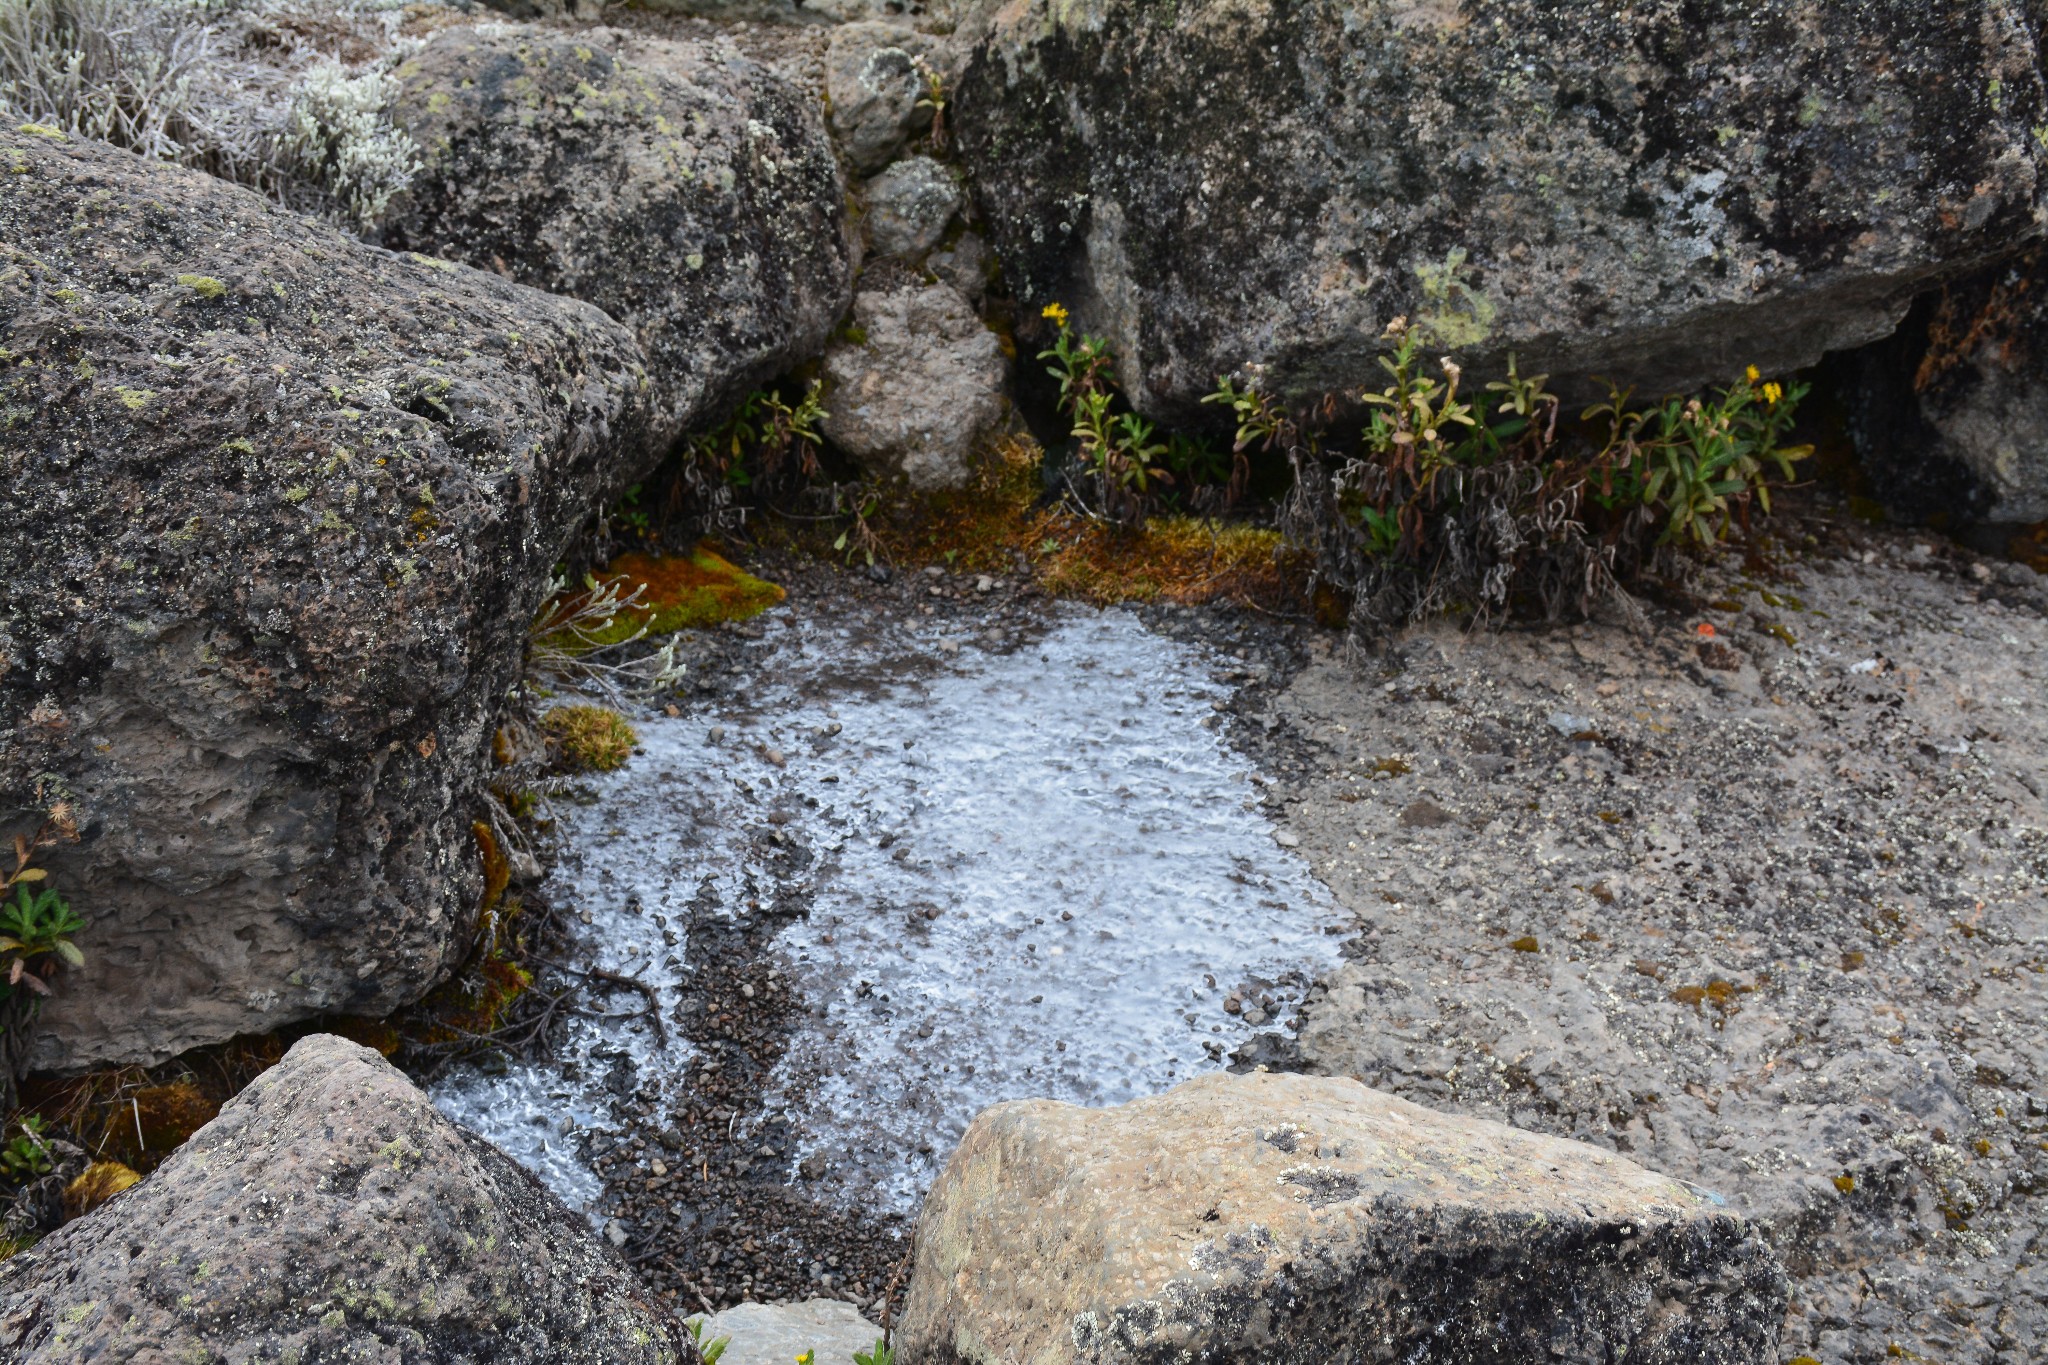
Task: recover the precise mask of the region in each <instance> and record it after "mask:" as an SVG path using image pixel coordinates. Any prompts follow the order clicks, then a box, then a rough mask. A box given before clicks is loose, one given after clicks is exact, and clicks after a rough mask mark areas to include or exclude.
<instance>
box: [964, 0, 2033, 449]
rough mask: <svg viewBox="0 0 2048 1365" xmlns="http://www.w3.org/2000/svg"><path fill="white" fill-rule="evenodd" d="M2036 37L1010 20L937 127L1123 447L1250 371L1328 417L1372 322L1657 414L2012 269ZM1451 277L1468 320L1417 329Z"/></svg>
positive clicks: (1708, 10) (1854, 8)
mask: <svg viewBox="0 0 2048 1365" xmlns="http://www.w3.org/2000/svg"><path fill="white" fill-rule="evenodd" d="M2035 17H2036V16H2034V15H2033V14H2031V12H2029V11H2028V10H2027V9H2026V7H2025V6H2024V5H2023V4H2022V3H2021V2H2020V0H1933V3H1926V4H1905V3H1883V4H1876V5H1872V4H1869V3H1866V0H1764V3H1759V4H1754V5H1741V6H1736V5H1716V6H1705V7H1701V6H1682V5H1676V4H1646V5H1631V6H1609V7H1605V8H1598V7H1587V6H1583V5H1562V6H1560V5H1555V4H1551V3H1548V0H1498V2H1497V3H1489V4H1485V5H1481V4H1477V3H1472V2H1471V0H1365V2H1364V3H1353V2H1352V0H1306V3H1302V4H1276V3H1270V0H1250V3H1239V0H1193V3H1188V4H1180V5H1166V6H1161V5H1155V4H1149V3H1146V0H1100V2H1099V3H1095V4H1090V5H1083V6H1073V5H1065V4H1061V3H1056V2H1055V0H1025V2H1023V3H1016V4H1011V5H1006V6H1003V7H1001V8H1000V9H996V8H995V7H994V6H992V5H991V6H984V7H983V10H982V16H981V18H980V19H979V21H978V24H977V31H978V46H977V48H976V50H975V53H974V56H973V57H972V59H971V62H970V64H969V67H968V69H967V72H966V74H965V76H964V78H963V80H962V83H961V86H960V88H959V90H958V92H957V94H956V97H955V99H954V101H953V105H952V108H951V109H950V110H949V111H948V117H949V119H950V120H951V121H952V123H953V127H954V131H955V135H956V140H957V142H958V145H959V148H960V152H961V155H962V157H963V159H964V160H965V162H966V164H967V165H968V166H969V167H970V169H971V172H972V177H973V180H974V184H975V189H976V195H977V202H978V204H979V206H980V209H981V211H982V213H983V215H984V217H985V218H986V221H987V222H988V223H989V224H990V225H991V229H992V231H993V232H994V234H995V244H996V247H997V250H998V253H999V254H1000V255H1001V257H1002V259H1003V264H1004V270H1005V273H1006V277H1007V278H1008V280H1009V282H1010V283H1011V284H1012V286H1013V287H1014V288H1015V290H1016V291H1017V297H1018V300H1019V302H1020V303H1023V304H1025V305H1027V308H1026V309H1025V310H1024V315H1025V316H1026V318H1027V319H1035V318H1036V316H1037V313H1038V310H1039V308H1040V306H1041V305H1042V304H1044V303H1046V302H1048V301H1051V300H1059V301H1061V302H1063V303H1065V304H1066V305H1067V306H1068V307H1069V308H1071V309H1072V310H1073V313H1074V316H1075V319H1076V322H1077V324H1078V325H1080V326H1084V327H1086V328H1088V329H1089V330H1092V331H1094V332H1096V333H1098V334H1100V335H1102V336H1104V337H1106V338H1107V340H1108V341H1109V342H1110V344H1111V345H1112V346H1113V347H1114V348H1115V351H1116V354H1117V356H1118V359H1119V368H1120V374H1121V376H1122V378H1123V380H1124V383H1125V386H1126V388H1127V389H1128V390H1129V391H1130V392H1131V394H1132V395H1133V397H1134V399H1135V401H1136V402H1137V404H1138V405H1139V406H1140V407H1141V408H1144V409H1146V410H1147V411H1148V412H1151V413H1153V414H1154V415H1162V414H1167V413H1174V414H1178V415H1190V414H1192V413H1193V412H1195V411H1196V409H1195V407H1194V404H1195V402H1196V400H1197V398H1198V397H1199V396H1200V395H1201V394H1202V393H1204V392H1206V391H1207V390H1209V389H1210V388H1211V386H1212V385H1213V384H1214V382H1215V379H1216V376H1217V375H1219V374H1227V373H1231V372H1234V371H1236V370H1237V369H1238V368H1239V367H1240V366H1243V365H1245V364H1247V363H1260V364H1265V365H1267V366H1269V367H1270V370H1269V382H1270V383H1271V384H1272V385H1273V386H1275V387H1277V388H1280V389H1283V390H1290V391H1303V390H1306V391H1318V392H1321V391H1334V390H1339V389H1343V388H1347V387H1352V386H1356V385H1357V384H1359V383H1360V382H1361V381H1362V380H1364V379H1367V378H1370V377H1372V376H1373V375H1375V374H1376V373H1377V371H1376V369H1375V367H1374V361H1373V357H1374V356H1375V354H1376V353H1377V352H1378V350H1379V348H1380V342H1381V336H1382V333H1383V330H1384V328H1385V327H1386V325H1387V323H1388V322H1389V320H1390V319H1392V318H1394V317H1395V316H1397V315H1408V316H1410V317H1416V316H1423V317H1430V316H1437V317H1440V318H1441V317H1443V316H1445V315H1448V316H1449V318H1450V320H1451V321H1453V322H1454V323H1460V324H1463V325H1462V326H1459V327H1457V328H1455V329H1454V330H1455V331H1458V332H1462V333H1463V335H1459V336H1456V337H1455V339H1453V340H1452V341H1450V342H1449V343H1448V346H1449V348H1450V349H1454V350H1457V351H1459V352H1460V353H1462V354H1463V355H1464V356H1465V357H1466V358H1467V359H1468V360H1469V361H1471V362H1472V363H1473V364H1474V365H1478V366H1482V367H1485V368H1491V367H1492V366H1493V365H1495V364H1497V363H1498V362H1499V360H1500V358H1501V357H1502V356H1503V355H1504V353H1506V352H1508V351H1515V352H1519V354H1520V357H1521V359H1522V361H1523V371H1524V373H1528V372H1532V371H1536V372H1546V371H1547V372H1549V373H1551V374H1553V375H1563V376H1573V375H1577V376H1587V375H1600V376H1610V377H1613V378H1615V379H1618V380H1621V381H1624V382H1626V383H1632V384H1636V385H1639V386H1641V387H1642V388H1644V389H1645V390H1647V391H1649V392H1650V393H1659V392H1664V391H1666V390H1683V389H1689V388H1692V387H1695V386H1697V385H1699V384H1701V383H1703V382H1708V381H1715V382H1723V383H1725V382H1727V381H1728V380H1730V379H1732V378H1733V377H1734V376H1735V375H1736V374H1739V373H1740V372H1741V370H1742V368H1743V366H1744V365H1746V364H1750V363H1754V364H1756V365H1759V366H1761V367H1762V368H1763V369H1765V370H1766V371H1771V372H1783V371H1786V370H1788V369H1790V368H1792V367H1794V366H1799V365H1805V364H1809V363H1811V362H1813V361H1814V360H1816V359H1818V358H1819V357H1820V355H1821V354H1822V352H1824V351H1829V350H1834V349H1839V348H1843V347H1848V346H1854V345H1858V344H1861V343H1863V342H1867V341H1871V340H1874V339H1876V338H1878V337H1881V336H1884V335H1886V334H1887V333H1889V332H1890V331H1891V330H1892V329H1893V327H1894V326H1895V325H1896V324H1897V322H1898V320H1899V318H1900V317H1901V315H1902V314H1903V313H1904V311H1905V309H1906V306H1907V303H1908V301H1909V300H1910V298H1911V297H1912V296H1913V295H1914V294H1916V293H1918V292H1920V291H1921V290H1923V289H1924V288H1925V287H1926V286H1927V284H1928V283H1929V281H1930V280H1932V279H1935V278H1937V277H1939V276H1941V275H1943V274H1944V273H1948V274H1953V273H1958V272H1960V271H1963V270H1966V269H1969V268H1971V267H1973V266H1974V265H1975V264H1976V263H1978V262H1980V261H1982V260H1984V259H1986V258H1988V257H1990V256H1992V255H1994V254H2001V253H2004V252H2006V251H2008V250H2009V249H2010V248H2011V247H2012V245H2013V244H2014V243H2015V242H2016V241H2019V240H2021V239H2025V238H2029V237H2032V236H2034V235H2036V234H2037V233H2038V232H2039V230H2040V228H2039V215H2040V213H2041V210H2042V207H2043V204H2044V189H2048V182H2044V180H2043V178H2042V175H2041V166H2042V162H2043V158H2044V156H2048V148H2044V147H2043V145H2042V144H2041V143H2039V142H2037V141H2036V140H2034V139H2033V136H2032V130H2033V128H2034V127H2035V126H2037V125H2039V124H2042V123H2043V122H2044V121H2048V117H2044V107H2048V99H2044V93H2043V81H2042V75H2041V70H2040V61H2039V57H2038V53H2037V41H2038V39H2039V37H2040V34H2039V31H2038V29H2037V28H2036V27H2035ZM1453 249H1463V250H1465V251H1467V252H1469V254H1470V261H1469V274H1468V275H1467V277H1466V282H1467V284H1469V286H1470V288H1471V290H1472V291H1475V292H1474V293H1473V294H1470V295H1467V294H1465V293H1463V292H1462V291H1457V290H1450V291H1447V293H1448V297H1447V298H1446V299H1444V300H1440V301H1432V300H1431V298H1430V297H1429V296H1428V294H1427V292H1426V290H1425V288H1424V276H1423V272H1424V271H1427V270H1440V269H1441V268H1442V267H1443V266H1445V265H1446V263H1447V262H1448V260H1449V257H1450V253H1451V252H1452V251H1453ZM1477 300H1483V302H1477Z"/></svg>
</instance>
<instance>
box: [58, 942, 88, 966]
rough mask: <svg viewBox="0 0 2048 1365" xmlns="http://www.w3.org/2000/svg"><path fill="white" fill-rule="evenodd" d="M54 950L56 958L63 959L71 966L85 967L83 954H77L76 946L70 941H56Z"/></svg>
mask: <svg viewBox="0 0 2048 1365" xmlns="http://www.w3.org/2000/svg"><path fill="white" fill-rule="evenodd" d="M56 949H57V956H58V957H61V958H63V959H64V960H65V961H66V962H68V963H70V964H71V965H72V966H74V967H83V966H84V965H85V954H84V953H81V952H79V951H78V945H77V944H75V943H73V942H72V941H71V940H70V939H68V938H60V939H58V940H57V942H56Z"/></svg>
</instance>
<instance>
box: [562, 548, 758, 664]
mask: <svg viewBox="0 0 2048 1365" xmlns="http://www.w3.org/2000/svg"><path fill="white" fill-rule="evenodd" d="M598 577H599V579H600V581H603V582H606V583H616V584H618V585H619V589H620V595H621V596H624V595H627V594H630V593H632V592H633V591H634V590H635V589H636V588H637V589H639V592H640V598H639V601H638V602H637V603H636V604H635V605H634V606H632V607H630V608H628V609H627V610H625V611H622V612H620V613H619V614H618V616H617V617H616V618H615V619H614V620H613V622H612V624H611V626H610V627H608V628H606V629H604V630H593V631H589V632H588V634H589V636H590V640H591V644H592V646H593V647H601V646H604V645H613V644H618V643H620V642H621V641H624V640H630V639H632V638H633V636H634V635H635V634H638V633H639V632H641V631H642V630H645V632H646V633H647V634H649V635H666V634H668V633H670V632H671V631H677V630H702V629H704V628H705V627H706V626H715V625H717V624H718V623H719V622H721V621H741V620H745V619H746V618H747V617H749V616H757V615H759V614H760V613H762V612H764V611H766V610H768V608H770V607H772V606H774V605H775V604H776V603H778V602H780V601H781V600H782V598H783V591H782V589H781V588H778V587H776V586H775V585H774V584H773V583H769V582H766V581H764V580H762V579H759V578H756V577H754V576H753V575H752V574H750V573H748V572H747V571H746V570H744V569H741V568H739V567H738V566H737V565H735V564H733V563H731V562H730V561H728V560H727V559H726V558H725V557H724V556H722V555H720V554H719V553H718V552H717V551H716V550H714V549H712V548H711V547H710V546H709V545H699V546H698V547H697V548H696V549H695V550H693V551H691V552H690V553H689V554H688V555H646V554H640V553H639V552H637V551H635V552H633V553H630V554H623V555H620V556H619V557H618V558H617V559H615V560H613V561H612V562H611V564H610V565H609V566H607V567H606V569H605V571H604V572H603V573H602V574H600V575H599V576H598Z"/></svg>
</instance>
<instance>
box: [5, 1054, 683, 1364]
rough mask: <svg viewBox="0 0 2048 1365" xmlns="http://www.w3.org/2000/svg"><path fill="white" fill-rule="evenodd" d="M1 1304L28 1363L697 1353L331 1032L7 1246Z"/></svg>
mask: <svg viewBox="0 0 2048 1365" xmlns="http://www.w3.org/2000/svg"><path fill="white" fill-rule="evenodd" d="M0 1303H4V1304H5V1307H4V1309H0V1349H5V1350H6V1351H7V1353H8V1354H7V1359H9V1360H12V1361H17V1362H21V1363H22V1365H30V1362H36V1363H38V1365H40V1362H51V1365H54V1363H55V1362H57V1361H79V1360H102V1361H171V1360H236V1361H242V1360H248V1361H256V1360H269V1361H290V1360H303V1361H340V1360H363V1361H391V1362H397V1361H431V1362H435V1365H541V1362H548V1363H549V1365H582V1363H583V1362H588V1363H589V1365H671V1363H672V1362H679V1361H684V1360H691V1359H694V1358H695V1357H694V1356H693V1355H691V1354H688V1353H687V1351H688V1348H687V1346H686V1345H685V1344H684V1341H683V1338H682V1324H681V1322H680V1321H679V1320H677V1319H676V1318H675V1317H673V1316H672V1315H671V1314H670V1313H668V1312H667V1311H666V1310H665V1309H663V1308H661V1307H660V1306H659V1305H657V1304H655V1303H653V1302H652V1301H651V1300H650V1299H649V1298H648V1296H647V1293H646V1291H645V1290H644V1289H642V1288H641V1286H640V1284H639V1282H638V1281H637V1280H636V1279H635V1278H634V1276H633V1273H632V1272H631V1271H630V1270H628V1269H627V1268H626V1267H625V1265H624V1264H623V1263H621V1262H620V1260H619V1259H618V1257H617V1256H616V1255H615V1254H614V1253H613V1252H612V1251H611V1249H610V1248H609V1247H606V1246H605V1245H604V1244H603V1243H602V1241H601V1240H600V1239H599V1238H598V1237H597V1235H596V1233H595V1232H594V1231H593V1230H592V1228H591V1226H590V1224H589V1223H588V1222H586V1221H585V1220H584V1219H583V1218H582V1217H581V1216H579V1215H577V1214H575V1213H572V1212H570V1211H569V1210H568V1209H567V1208H565V1207H564V1206H563V1205H562V1203H561V1202H560V1201H559V1200H557V1199H556V1198H555V1197H554V1196H553V1195H552V1194H550V1193H548V1191H547V1189H546V1188H545V1187H543V1186H542V1185H541V1183H540V1182H539V1181H538V1180H536V1179H535V1178H534V1177H533V1176H532V1175H531V1174H530V1173H529V1172H527V1171H525V1170H523V1169H522V1168H521V1167H520V1166H518V1165H517V1164H516V1163H515V1162H513V1160H512V1159H511V1158H510V1157H508V1156H506V1155H505V1154H504V1153H503V1152H500V1151H499V1150H498V1149H497V1148H495V1147H493V1146H492V1145H491V1144H490V1143H488V1142H486V1141H484V1140H483V1139H482V1138H480V1137H478V1136H477V1135H476V1134H474V1133H472V1132H470V1131H468V1130H467V1129H464V1128H459V1127H457V1126H456V1125H455V1124H453V1123H451V1122H449V1121H448V1120H447V1119H445V1118H443V1117H442V1116H441V1114H440V1112H439V1111H438V1110H436V1109H435V1108H434V1106H433V1104H432V1102H431V1101H429V1100H428V1099H427V1097H426V1096H425V1095H423V1094H421V1093H420V1091H419V1090H418V1089H417V1088H416V1087H415V1086H414V1085H413V1084H412V1082H410V1081H408V1080H407V1079H406V1078H405V1077H404V1076H403V1075H401V1074H400V1073H399V1072H398V1071H397V1070H396V1069H395V1068H394V1067H392V1066H391V1064H390V1063H388V1062H386V1061H385V1060H384V1059H383V1058H381V1057H379V1056H378V1055H377V1054H376V1053H374V1052H372V1051H370V1050H369V1049H368V1048H363V1047H358V1046H356V1045H355V1044H354V1043H350V1042H347V1041H345V1040H344V1039H340V1038H335V1037H332V1036H328V1035H319V1034H316V1035H315V1036H313V1037H310V1038H306V1039H303V1040H301V1041H300V1042H299V1043H297V1044H296V1045H294V1046H293V1048H292V1050H291V1051H290V1052H289V1053H287V1054H285V1058H284V1060H283V1061H282V1062H280V1063H279V1064H278V1065H277V1066H276V1067H273V1068H272V1069H271V1070H270V1071H268V1072H266V1073H265V1074H264V1075H262V1076H260V1077H258V1078H257V1079H256V1080H255V1081H254V1082H253V1083H252V1084H251V1085H250V1086H249V1088H248V1089H247V1090H245V1091H243V1092H242V1093H241V1094H240V1095H237V1096H236V1097H235V1098H234V1099H233V1100H231V1101H230V1102H229V1103H228V1104H227V1106H226V1107H225V1108H223V1109H222V1110H221V1111H220V1115H219V1116H218V1117H217V1118H215V1119H214V1120H213V1122H211V1123H209V1124H207V1125H206V1126H205V1127H204V1128H201V1129H200V1130H199V1131H198V1132H197V1133H195V1134H193V1136H192V1138H191V1140H190V1141H189V1142H187V1143H186V1144H185V1146H183V1147H182V1148H180V1149H179V1150H178V1151H177V1152H176V1153H175V1154H173V1155H172V1157H171V1158H170V1159H169V1160H168V1161H166V1162H165V1163H164V1164H163V1165H162V1166H161V1167H159V1168H158V1169H157V1170H156V1172H155V1173H154V1174H152V1175H151V1176H150V1177H149V1178H148V1179H146V1180H144V1181H143V1182H142V1183H141V1184H140V1185H137V1186H135V1187H134V1188H132V1189H129V1190H127V1191H125V1192H123V1193H121V1194H119V1195H117V1196H115V1197H114V1198H113V1199H112V1200H111V1201H109V1202H108V1203H106V1204H104V1205H102V1206H101V1207H100V1208H99V1209H97V1210H96V1211H94V1212H93V1213H90V1214H88V1215H86V1216H85V1217H84V1218H81V1219H79V1220H78V1221H77V1222H74V1223H69V1224H66V1225H65V1226H64V1227H62V1228H60V1229H58V1230H57V1231H56V1232H54V1233H52V1234H51V1235H50V1236H48V1237H46V1238H44V1239H43V1240H42V1241H40V1242H38V1243H37V1244H36V1245H35V1246H34V1247H33V1248H31V1249H30V1250H28V1251H25V1252H20V1253H18V1254H16V1255H15V1256H13V1257H12V1258H10V1259H9V1260H7V1261H4V1262H0Z"/></svg>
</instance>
